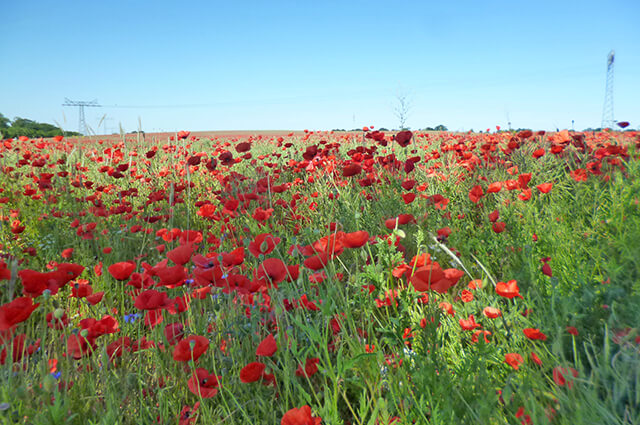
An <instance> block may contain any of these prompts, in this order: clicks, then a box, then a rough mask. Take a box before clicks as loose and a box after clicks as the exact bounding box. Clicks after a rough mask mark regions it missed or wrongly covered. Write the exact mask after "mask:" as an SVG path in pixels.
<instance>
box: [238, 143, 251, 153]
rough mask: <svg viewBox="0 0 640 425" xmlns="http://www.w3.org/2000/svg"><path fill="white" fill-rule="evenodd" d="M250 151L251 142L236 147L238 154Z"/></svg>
mask: <svg viewBox="0 0 640 425" xmlns="http://www.w3.org/2000/svg"><path fill="white" fill-rule="evenodd" d="M250 150H251V143H249V142H242V143H238V144H237V145H236V152H238V153H243V152H248V151H250Z"/></svg>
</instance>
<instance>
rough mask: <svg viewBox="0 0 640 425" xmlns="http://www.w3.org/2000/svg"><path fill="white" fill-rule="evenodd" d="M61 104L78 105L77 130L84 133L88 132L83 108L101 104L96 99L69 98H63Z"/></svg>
mask: <svg viewBox="0 0 640 425" xmlns="http://www.w3.org/2000/svg"><path fill="white" fill-rule="evenodd" d="M62 106H77V107H78V132H79V133H80V134H83V135H86V134H88V133H89V131H88V129H87V122H86V121H85V119H84V108H85V106H89V107H98V108H99V107H101V106H102V105H98V101H97V100H95V99H94V100H92V101H85V100H80V101H77V100H69V99H68V98H66V97H65V98H64V103H63V104H62Z"/></svg>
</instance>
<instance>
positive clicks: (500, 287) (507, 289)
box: [496, 280, 522, 299]
mask: <svg viewBox="0 0 640 425" xmlns="http://www.w3.org/2000/svg"><path fill="white" fill-rule="evenodd" d="M496 293H497V294H498V295H500V296H501V297H505V298H509V299H511V298H515V297H520V298H522V295H520V288H518V282H516V281H515V280H510V281H509V282H507V283H504V282H498V283H497V285H496Z"/></svg>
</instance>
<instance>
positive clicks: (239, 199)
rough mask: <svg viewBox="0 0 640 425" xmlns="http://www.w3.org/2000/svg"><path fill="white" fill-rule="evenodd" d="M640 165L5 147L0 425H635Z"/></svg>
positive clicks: (621, 137)
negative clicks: (0, 424)
mask: <svg viewBox="0 0 640 425" xmlns="http://www.w3.org/2000/svg"><path fill="white" fill-rule="evenodd" d="M620 124H622V123H620ZM620 127H622V126H620ZM639 148H640V133H638V132H637V131H624V129H623V128H619V129H617V130H605V131H600V132H573V131H567V130H564V131H559V132H553V133H545V132H544V131H540V132H534V131H529V130H527V131H520V132H515V131H513V132H510V131H487V132H482V133H472V132H466V133H455V132H411V131H401V132H383V131H378V130H376V129H375V128H374V127H366V128H364V129H363V131H361V132H337V131H336V132H314V131H305V132H298V133H288V134H287V133H283V134H282V135H273V134H271V135H259V134H256V135H237V136H234V135H227V136H211V137H196V136H194V135H192V134H190V133H189V132H187V131H181V132H179V133H176V134H173V135H168V136H162V137H160V136H157V137H153V136H150V135H146V136H145V137H142V136H141V135H140V134H138V135H134V136H131V135H124V134H123V135H122V136H120V137H118V136H116V137H111V138H102V139H101V138H100V137H91V138H84V137H79V136H78V137H62V136H57V137H54V138H47V139H33V138H28V137H20V138H15V139H5V140H2V141H0V167H1V169H2V173H1V174H0V382H2V385H1V386H0V422H1V423H6V424H38V425H40V424H104V425H113V424H179V425H195V424H218V423H220V424H223V423H224V424H282V425H312V424H313V425H318V424H344V425H347V424H349V425H377V424H380V425H382V424H385V425H386V424H397V425H401V424H434V425H435V424H572V425H575V424H638V423H640V332H639V329H640V161H639V154H640V150H639Z"/></svg>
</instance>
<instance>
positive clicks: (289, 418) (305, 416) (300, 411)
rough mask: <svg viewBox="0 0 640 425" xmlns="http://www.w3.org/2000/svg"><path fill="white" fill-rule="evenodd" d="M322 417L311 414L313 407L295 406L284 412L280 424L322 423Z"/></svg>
mask: <svg viewBox="0 0 640 425" xmlns="http://www.w3.org/2000/svg"><path fill="white" fill-rule="evenodd" d="M320 423H322V418H318V417H314V416H311V407H309V406H302V407H300V408H296V407H294V408H293V409H291V410H289V411H288V412H287V413H285V414H284V416H283V417H282V421H280V425H320Z"/></svg>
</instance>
